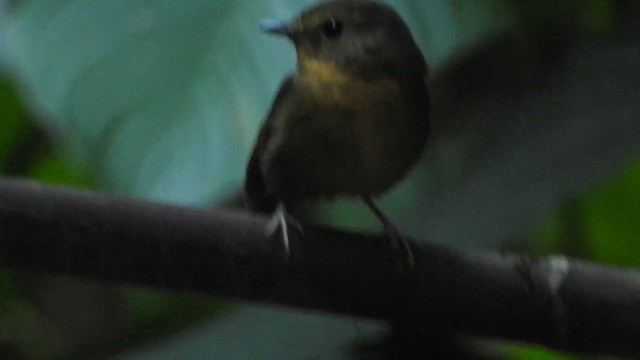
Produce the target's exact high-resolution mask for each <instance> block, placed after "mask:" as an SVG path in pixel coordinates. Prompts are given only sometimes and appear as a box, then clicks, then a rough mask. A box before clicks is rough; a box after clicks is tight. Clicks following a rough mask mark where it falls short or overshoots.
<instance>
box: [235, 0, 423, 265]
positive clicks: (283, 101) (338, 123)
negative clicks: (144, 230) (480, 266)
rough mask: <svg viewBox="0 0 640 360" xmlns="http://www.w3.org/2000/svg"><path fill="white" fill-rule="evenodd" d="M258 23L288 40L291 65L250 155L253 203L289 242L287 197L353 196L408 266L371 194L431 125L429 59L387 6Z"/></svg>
mask: <svg viewBox="0 0 640 360" xmlns="http://www.w3.org/2000/svg"><path fill="white" fill-rule="evenodd" d="M263 29H264V30H265V31H266V32H269V33H273V34H278V35H282V36H285V37H287V38H289V39H290V40H291V41H292V42H293V44H294V45H295V48H296V55H297V69H296V72H295V73H293V74H291V75H289V76H288V77H287V78H286V79H285V80H284V82H283V83H282V85H281V87H280V90H279V92H278V95H277V96H276V98H275V100H274V102H273V104H272V106H271V109H270V111H269V113H268V115H267V117H266V120H265V121H264V123H263V125H262V128H261V129H260V134H259V135H258V139H257V141H256V144H255V147H254V149H253V153H252V154H251V158H250V160H249V164H248V167H247V174H246V182H245V192H246V195H247V198H248V200H249V204H250V206H251V208H252V209H254V210H255V211H259V212H273V211H276V214H277V217H278V219H279V221H280V225H281V226H282V229H283V234H284V238H285V243H286V245H287V247H288V234H287V222H286V220H285V211H284V209H285V208H286V207H287V206H290V205H291V204H295V203H298V202H300V201H301V200H307V199H312V200H313V199H321V198H328V199H330V198H334V197H337V196H360V197H362V199H363V200H364V202H365V203H366V204H367V206H368V207H369V208H370V209H371V210H372V211H373V213H374V214H375V215H376V216H377V217H378V218H379V219H380V220H381V221H382V223H383V225H384V227H385V230H386V231H387V234H389V236H390V238H391V239H392V244H394V248H396V249H398V248H399V246H398V245H400V244H401V245H403V246H404V250H405V252H406V255H407V261H408V262H409V265H410V266H413V254H412V252H411V249H410V248H409V246H408V244H407V241H406V239H405V238H404V237H402V236H400V234H399V232H398V231H397V230H396V229H395V227H394V226H393V225H392V224H391V223H390V222H389V220H387V218H386V217H385V216H384V215H383V213H382V212H381V211H380V210H379V209H378V208H377V207H376V205H375V204H374V202H373V201H372V196H374V195H377V194H380V193H382V192H383V191H385V190H387V189H388V188H389V187H391V185H393V184H394V183H395V182H396V181H398V180H399V179H401V178H402V177H404V176H405V174H406V173H407V172H408V171H409V169H410V168H411V167H412V166H413V165H414V163H415V162H416V161H417V160H418V159H419V158H420V156H421V153H422V151H423V149H424V147H425V144H426V142H427V137H428V134H429V109H430V105H429V94H428V90H427V85H426V77H427V66H426V63H425V61H424V57H423V56H422V53H421V52H420V50H419V49H418V46H417V45H416V43H415V41H414V39H413V37H412V36H411V32H410V31H409V28H408V27H407V25H406V24H405V23H404V21H403V20H402V19H401V18H400V16H399V15H398V14H397V13H396V12H395V11H394V10H393V9H392V8H390V7H389V6H386V5H383V4H380V3H377V2H373V1H368V0H338V1H329V2H325V3H322V4H320V5H317V6H315V7H313V8H311V9H309V10H306V11H304V12H302V13H301V14H300V15H299V16H298V17H297V18H295V19H294V20H293V21H291V22H280V21H269V22H264V23H263Z"/></svg>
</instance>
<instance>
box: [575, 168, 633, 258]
mask: <svg viewBox="0 0 640 360" xmlns="http://www.w3.org/2000/svg"><path fill="white" fill-rule="evenodd" d="M585 209H586V210H585V232H586V234H587V236H588V239H589V241H588V244H587V246H588V251H589V255H590V257H591V258H594V259H598V260H602V261H605V262H607V263H612V264H618V265H626V266H634V267H637V266H639V265H640V226H639V225H638V219H640V162H636V163H634V164H633V165H631V166H629V167H628V168H627V169H626V170H625V171H624V172H623V173H622V174H620V175H618V176H616V177H615V178H613V179H612V180H610V181H608V182H606V183H604V184H602V185H601V186H600V187H598V188H597V189H594V190H593V191H592V192H590V193H589V194H587V195H586V197H585Z"/></svg>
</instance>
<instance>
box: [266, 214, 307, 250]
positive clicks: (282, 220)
mask: <svg viewBox="0 0 640 360" xmlns="http://www.w3.org/2000/svg"><path fill="white" fill-rule="evenodd" d="M289 225H292V226H294V227H295V228H296V229H297V230H298V231H299V232H300V234H302V233H303V230H302V225H300V222H298V220H296V219H295V218H293V217H292V216H291V215H289V213H287V209H286V207H285V205H284V203H282V202H279V203H278V206H277V207H276V211H275V212H274V213H273V217H272V218H271V221H270V225H269V233H273V232H275V231H277V230H278V229H280V231H282V243H283V246H284V250H285V254H286V257H287V259H288V258H289V255H290V254H291V248H290V246H289Z"/></svg>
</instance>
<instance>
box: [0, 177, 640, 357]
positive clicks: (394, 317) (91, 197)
mask: <svg viewBox="0 0 640 360" xmlns="http://www.w3.org/2000/svg"><path fill="white" fill-rule="evenodd" d="M269 228H270V227H269V222H268V219H266V218H262V217H256V216H251V215H248V214H245V213H224V212H219V211H214V210H205V209H192V208H183V207H177V206H169V205H162V204H156V203H151V202H145V201H137V200H128V199H117V198H112V197H108V196H104V195H96V194H92V193H89V192H81V191H77V190H70V189H65V188H60V187H54V186H45V185H40V184H37V183H34V182H26V181H18V180H0V264H1V265H3V266H6V267H8V268H12V269H16V270H21V271H28V272H35V273H50V274H67V275H72V276H82V277H89V278H93V279H96V280H99V281H103V282H118V283H120V282H122V283H130V284H141V285H149V286H155V287H161V288H166V289H171V290H183V291H193V292H201V293H208V294H212V295H215V296H221V297H226V298H234V299H240V300H244V301H251V302H266V303H272V304H278V305H284V306H292V307H296V308H301V309H309V310H319V311H329V312H335V313H341V314H349V315H357V316H366V317H371V318H376V319H383V320H391V321H396V322H402V323H405V324H406V323H414V324H415V325H416V326H424V324H429V326H432V325H433V324H437V325H439V326H445V327H446V328H448V329H451V330H452V331H455V332H459V333H461V334H466V335H478V336H490V337H499V338H504V339H511V340H519V341H526V342H533V343H538V344H542V345H546V346H549V347H552V348H556V349H562V350H568V351H574V352H582V353H591V354H610V355H626V356H634V357H638V356H640V342H639V341H638V339H640V274H639V273H637V272H633V271H625V270H620V269H616V268H613V267H610V266H605V265H597V264H592V263H587V262H582V261H577V260H568V259H566V258H563V257H554V258H547V259H544V260H540V261H535V262H530V261H527V260H526V259H524V258H523V257H520V256H515V255H501V254H497V253H487V252H480V251H467V250H465V251H462V250H453V249H447V248H444V247H440V246H435V245H425V244H421V245H417V244H415V243H414V244H413V246H414V248H415V255H416V269H415V271H414V272H411V273H402V272H400V271H398V269H397V267H396V261H395V260H394V259H393V257H392V255H391V251H390V250H389V248H388V245H387V242H386V240H384V239H383V238H380V237H377V236H369V235H360V234H348V233H344V232H337V231H332V230H327V229H317V228H308V227H305V228H304V234H303V235H302V236H301V235H300V234H298V233H297V232H296V231H292V233H291V257H290V259H288V260H287V259H286V257H285V256H284V251H283V248H282V245H281V242H280V240H279V237H278V236H277V234H276V235H274V234H270V232H269Z"/></svg>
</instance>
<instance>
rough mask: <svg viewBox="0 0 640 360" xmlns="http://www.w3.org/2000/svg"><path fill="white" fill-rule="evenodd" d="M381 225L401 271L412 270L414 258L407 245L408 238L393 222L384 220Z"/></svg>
mask: <svg viewBox="0 0 640 360" xmlns="http://www.w3.org/2000/svg"><path fill="white" fill-rule="evenodd" d="M383 225H384V232H385V234H386V235H387V238H388V239H389V244H390V245H391V250H393V252H394V254H395V255H396V261H397V264H398V267H399V268H400V270H401V271H402V272H410V271H413V269H414V268H415V258H414V256H413V250H411V246H410V245H409V239H408V238H407V237H406V236H405V235H404V234H402V233H401V232H400V231H399V230H398V228H396V227H395V226H394V225H393V224H391V223H389V222H386V223H384V224H383Z"/></svg>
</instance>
